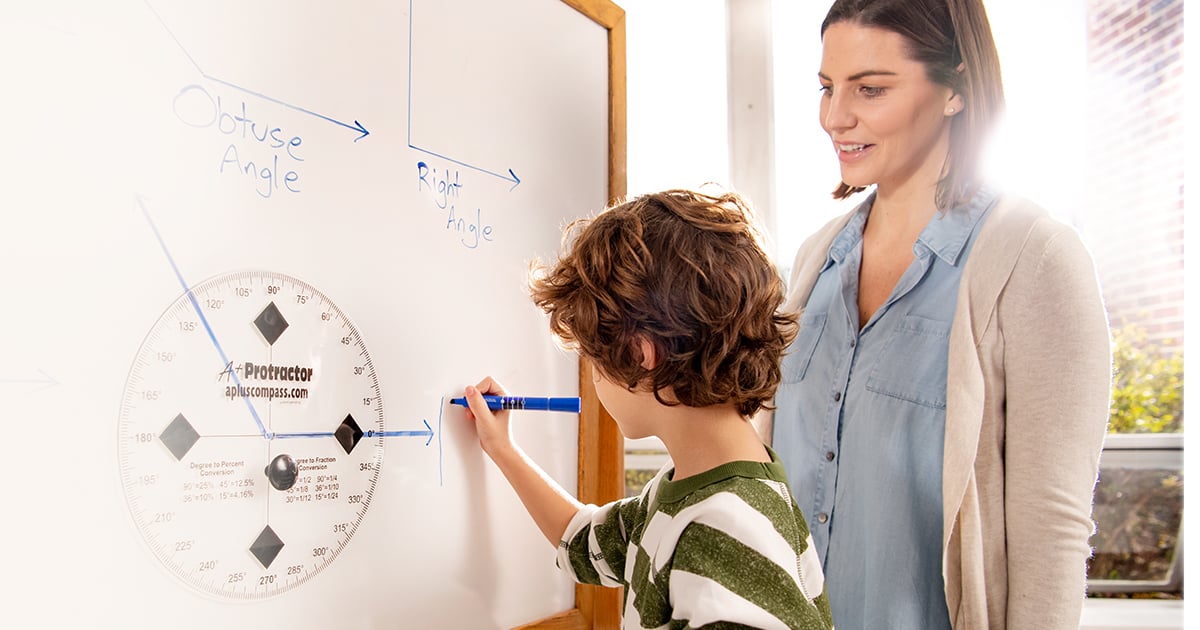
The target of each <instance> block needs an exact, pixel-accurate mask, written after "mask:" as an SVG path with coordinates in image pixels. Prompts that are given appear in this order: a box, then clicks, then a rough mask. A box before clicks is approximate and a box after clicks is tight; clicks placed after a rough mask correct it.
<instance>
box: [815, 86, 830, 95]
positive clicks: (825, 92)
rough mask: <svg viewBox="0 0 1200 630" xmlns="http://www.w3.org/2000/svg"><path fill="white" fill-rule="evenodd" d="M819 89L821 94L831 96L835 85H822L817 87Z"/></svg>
mask: <svg viewBox="0 0 1200 630" xmlns="http://www.w3.org/2000/svg"><path fill="white" fill-rule="evenodd" d="M817 90H818V91H820V92H821V94H822V95H824V96H829V95H830V94H833V86H832V85H822V86H821V87H819V88H817Z"/></svg>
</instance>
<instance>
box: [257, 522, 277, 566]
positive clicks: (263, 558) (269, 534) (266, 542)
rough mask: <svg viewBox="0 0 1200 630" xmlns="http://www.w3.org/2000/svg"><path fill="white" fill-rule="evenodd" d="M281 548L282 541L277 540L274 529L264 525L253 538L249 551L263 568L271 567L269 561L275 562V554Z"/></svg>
mask: <svg viewBox="0 0 1200 630" xmlns="http://www.w3.org/2000/svg"><path fill="white" fill-rule="evenodd" d="M282 550H283V541H282V540H279V536H276V535H275V530H273V529H271V526H270V525H267V526H266V527H264V528H263V530H262V533H261V534H259V535H258V538H256V539H254V544H252V545H250V553H252V554H254V557H255V558H258V562H259V563H260V564H262V565H263V568H264V569H269V568H271V563H272V562H275V556H278V555H279V552H280V551H282Z"/></svg>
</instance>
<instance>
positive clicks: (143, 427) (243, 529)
mask: <svg viewBox="0 0 1200 630" xmlns="http://www.w3.org/2000/svg"><path fill="white" fill-rule="evenodd" d="M383 436H384V431H383V401H382V400H381V398H380V391H379V381H378V379H377V378H376V375H375V369H374V367H373V366H372V365H371V357H370V355H369V354H368V353H367V347H366V344H365V343H364V341H363V339H362V337H361V336H360V335H359V333H358V330H357V329H356V328H355V327H354V325H353V324H352V323H351V321H350V320H349V318H347V317H346V315H345V314H344V313H343V312H342V311H341V310H340V309H339V308H338V307H337V306H336V305H334V304H333V302H331V301H330V300H329V298H327V297H326V296H325V295H323V294H322V293H321V292H319V291H317V290H316V289H314V288H313V287H311V286H309V285H308V284H306V283H304V282H302V281H300V280H297V279H295V278H292V277H290V276H286V275H283V274H279V273H274V272H269V271H250V272H239V273H230V274H225V275H221V276H217V277H214V278H210V279H208V280H206V281H204V282H202V283H200V284H198V285H196V286H194V287H192V288H191V289H190V290H188V291H187V293H185V294H184V295H182V296H180V298H179V299H177V300H176V301H175V302H174V303H173V304H171V305H170V306H169V307H168V308H167V309H166V311H165V312H164V313H163V314H162V316H161V317H160V318H159V319H158V322H157V323H156V324H155V325H154V327H153V328H152V329H151V330H150V332H149V333H148V334H147V335H146V338H145V340H144V341H143V342H142V345H141V348H140V349H139V350H138V352H137V356H136V357H135V359H134V361H133V366H132V368H130V371H129V378H128V380H127V382H126V384H125V392H124V397H123V398H122V402H121V410H120V418H119V426H118V431H117V438H118V448H117V451H118V460H119V464H120V473H121V481H122V485H123V487H124V490H125V498H126V501H127V503H128V506H129V511H130V514H131V516H132V517H133V521H134V523H135V525H136V526H137V529H138V531H139V532H140V533H141V535H142V538H143V539H144V540H145V542H146V544H147V546H148V547H149V548H150V550H151V551H152V552H153V554H154V555H155V556H156V557H157V558H158V560H159V561H160V562H161V563H162V564H163V565H164V566H165V567H166V569H167V570H168V571H169V572H170V573H172V574H174V575H175V576H176V577H178V578H179V579H180V580H182V581H183V582H184V583H186V584H188V585H189V586H191V587H193V588H195V589H197V590H199V591H201V592H203V593H206V594H209V595H213V596H216V597H218V598H228V599H257V598H264V597H270V596H272V595H276V594H279V593H282V592H284V591H286V590H288V589H291V588H293V587H296V586H298V585H300V584H302V583H304V582H305V581H307V580H308V579H310V578H312V577H313V576H315V575H316V574H317V573H319V572H320V571H321V570H322V569H324V568H325V567H327V566H329V564H330V563H332V562H333V560H334V559H335V558H336V557H337V556H338V554H339V553H340V552H341V551H342V550H343V549H345V548H346V545H347V544H349V542H350V539H351V537H352V536H353V535H354V533H355V531H356V530H357V528H358V526H359V524H360V523H361V522H362V520H363V517H364V516H365V515H366V513H367V508H368V507H369V506H370V504H371V497H372V495H373V493H374V491H375V487H376V483H377V482H378V478H379V471H380V469H381V464H382V459H383Z"/></svg>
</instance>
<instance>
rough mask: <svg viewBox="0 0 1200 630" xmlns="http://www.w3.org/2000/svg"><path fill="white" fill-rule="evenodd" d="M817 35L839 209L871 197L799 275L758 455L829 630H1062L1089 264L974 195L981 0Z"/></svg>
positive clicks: (985, 121) (943, 0) (985, 103)
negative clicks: (821, 577) (805, 558)
mask: <svg viewBox="0 0 1200 630" xmlns="http://www.w3.org/2000/svg"><path fill="white" fill-rule="evenodd" d="M821 34H822V43H823V55H822V60H821V69H820V72H819V79H820V83H821V92H822V95H821V108H820V111H821V124H822V126H823V127H824V129H825V131H826V132H827V133H828V134H829V137H830V138H831V139H832V141H833V149H834V151H835V152H836V154H837V157H838V160H839V161H840V166H841V177H842V182H841V184H840V185H839V186H838V187H837V190H836V191H835V192H834V196H835V197H837V198H844V197H848V196H850V195H851V194H854V193H856V192H858V191H862V190H865V189H867V188H870V187H874V190H873V191H871V193H870V195H869V196H868V197H867V198H866V200H865V201H863V202H862V203H861V204H860V205H859V206H858V207H857V208H856V209H855V210H853V211H852V212H850V213H849V214H847V215H845V216H842V217H840V218H838V219H836V220H834V221H832V222H831V223H829V224H828V225H826V226H825V227H824V228H822V229H821V230H820V231H818V232H817V233H816V234H815V235H813V236H811V237H810V238H809V239H808V240H807V241H806V242H805V244H804V245H803V246H802V247H801V249H800V251H799V253H798V254H797V257H796V263H795V266H794V267H793V275H792V281H791V284H790V295H789V300H788V308H791V309H794V310H795V311H798V312H800V314H801V321H800V326H801V329H800V333H799V336H798V337H797V339H796V341H795V342H794V343H793V344H792V346H791V348H790V349H789V353H788V355H787V356H786V358H785V359H784V364H783V369H784V374H783V384H782V385H781V386H780V388H779V392H778V394H777V396H776V407H777V410H776V412H775V418H774V434H773V444H774V446H775V449H776V450H777V451H778V452H779V454H780V456H781V458H782V459H783V461H784V462H786V464H787V466H788V468H789V478H790V482H791V485H792V488H793V489H794V490H795V492H796V494H797V501H798V503H799V506H800V508H801V510H802V511H803V512H804V513H805V514H806V515H807V517H808V519H809V526H810V529H811V531H812V533H813V537H814V540H815V541H816V545H817V549H818V552H819V554H820V555H821V558H822V561H823V562H824V567H825V573H826V580H827V581H826V585H827V590H828V594H829V599H830V603H831V605H832V610H833V620H834V623H835V624H836V626H837V627H838V628H839V630H848V629H849V630H853V629H859V628H869V629H872V630H874V629H878V628H898V629H913V630H917V629H919V630H936V629H949V628H954V630H964V629H970V630H974V629H977V628H1014V629H1022V630H1024V629H1034V628H1036V629H1039V630H1041V629H1055V628H1063V629H1067V628H1070V629H1071V630H1075V629H1077V628H1078V627H1079V616H1080V610H1081V606H1082V599H1083V597H1084V592H1085V589H1086V586H1085V584H1086V582H1085V560H1086V558H1087V557H1088V555H1089V553H1090V549H1089V546H1088V538H1089V536H1090V535H1091V533H1092V521H1091V516H1090V515H1091V500H1092V490H1093V487H1094V484H1095V480H1096V475H1097V469H1098V463H1099V456H1100V449H1101V446H1102V442H1103V439H1104V433H1105V426H1106V423H1107V418H1108V402H1109V398H1108V396H1109V382H1110V366H1111V353H1110V349H1109V337H1108V324H1107V321H1106V316H1105V311H1104V307H1103V304H1102V302H1101V298H1100V291H1099V288H1098V286H1097V283H1096V276H1095V271H1094V268H1093V265H1092V261H1091V258H1090V256H1089V255H1088V253H1087V251H1086V250H1085V249H1084V247H1083V245H1082V243H1081V242H1080V239H1079V238H1078V236H1077V235H1076V234H1075V232H1074V231H1073V230H1072V229H1071V228H1069V227H1068V226H1065V225H1063V224H1060V223H1058V222H1057V221H1055V220H1053V219H1051V218H1050V217H1049V216H1048V215H1047V214H1046V213H1045V211H1044V210H1042V209H1040V208H1038V207H1037V206H1035V205H1034V204H1032V203H1030V202H1029V201H1026V200H1023V199H1019V198H1017V197H1014V196H1010V195H1006V194H1000V193H998V192H997V191H994V190H992V189H990V188H988V187H987V186H985V185H984V184H983V183H982V180H981V177H980V173H979V169H978V166H979V163H980V154H981V149H982V144H983V140H984V137H985V136H986V134H987V132H988V131H989V130H990V129H991V128H992V126H993V123H994V122H995V121H996V119H997V117H998V115H999V114H1000V112H1001V111H1002V109H1003V105H1004V95H1003V88H1002V86H1001V81H1000V67H999V60H998V56H997V53H996V48H995V44H994V42H993V40H992V35H991V31H990V27H989V25H988V21H987V15H986V13H985V12H984V8H983V6H982V3H981V0H837V1H836V2H834V4H833V6H832V8H831V9H830V10H829V13H828V15H827V16H826V18H825V21H824V23H823V24H822V26H821ZM1053 143H1054V141H1053V139H1047V142H1046V146H1041V147H1030V150H1031V151H1032V150H1053Z"/></svg>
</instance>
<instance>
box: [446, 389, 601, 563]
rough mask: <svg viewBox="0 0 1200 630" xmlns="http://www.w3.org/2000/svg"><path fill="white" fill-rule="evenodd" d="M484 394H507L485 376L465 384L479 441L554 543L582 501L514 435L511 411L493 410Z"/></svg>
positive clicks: (544, 533) (557, 541)
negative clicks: (569, 491) (569, 492)
mask: <svg viewBox="0 0 1200 630" xmlns="http://www.w3.org/2000/svg"><path fill="white" fill-rule="evenodd" d="M483 394H495V395H500V396H505V395H507V394H506V393H505V392H504V388H502V387H501V386H500V384H499V383H497V382H495V381H494V380H492V377H490V376H489V377H486V378H484V379H483V380H482V381H480V383H479V385H477V386H475V387H471V386H468V387H467V388H466V392H465V395H466V398H467V403H468V404H469V405H470V412H469V413H468V416H470V417H472V418H473V419H474V420H475V430H476V432H477V433H478V435H479V445H480V446H482V447H483V451H484V452H485V453H487V454H488V456H489V457H491V458H492V461H493V462H495V463H496V466H497V467H498V468H500V472H502V473H504V478H505V479H507V480H508V483H509V485H511V486H512V487H513V490H515V491H516V493H517V496H518V497H520V499H521V503H522V504H524V506H525V510H526V511H528V512H529V515H530V516H532V517H533V520H534V522H535V523H537V526H538V528H539V529H541V530H542V535H544V536H545V537H546V540H548V541H550V544H551V545H552V546H554V547H558V543H559V541H560V540H562V535H563V532H565V531H566V529H567V525H568V524H569V523H570V522H571V518H572V517H574V516H575V514H576V513H577V512H578V511H579V509H580V508H581V507H583V504H582V503H580V502H579V501H577V500H576V499H575V497H572V496H571V495H570V494H568V493H567V492H566V491H565V490H563V489H562V487H561V486H559V485H558V484H557V483H556V482H555V481H554V480H553V479H551V478H550V477H549V476H548V475H546V473H545V472H543V471H542V469H541V468H539V467H538V465H537V464H535V463H534V462H533V461H532V460H531V459H529V457H528V456H527V455H526V454H525V452H524V451H522V450H521V449H520V447H518V446H517V445H516V444H515V443H514V442H513V439H512V429H511V427H510V426H509V413H510V412H509V411H499V412H495V413H493V412H492V410H490V409H488V406H487V403H486V402H484V400H483Z"/></svg>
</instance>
